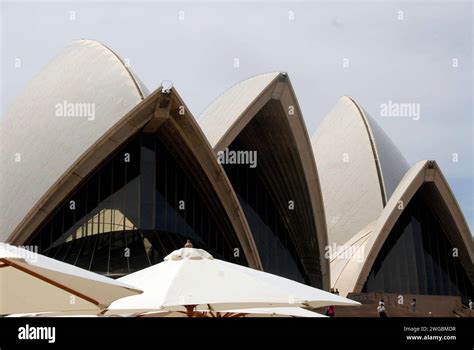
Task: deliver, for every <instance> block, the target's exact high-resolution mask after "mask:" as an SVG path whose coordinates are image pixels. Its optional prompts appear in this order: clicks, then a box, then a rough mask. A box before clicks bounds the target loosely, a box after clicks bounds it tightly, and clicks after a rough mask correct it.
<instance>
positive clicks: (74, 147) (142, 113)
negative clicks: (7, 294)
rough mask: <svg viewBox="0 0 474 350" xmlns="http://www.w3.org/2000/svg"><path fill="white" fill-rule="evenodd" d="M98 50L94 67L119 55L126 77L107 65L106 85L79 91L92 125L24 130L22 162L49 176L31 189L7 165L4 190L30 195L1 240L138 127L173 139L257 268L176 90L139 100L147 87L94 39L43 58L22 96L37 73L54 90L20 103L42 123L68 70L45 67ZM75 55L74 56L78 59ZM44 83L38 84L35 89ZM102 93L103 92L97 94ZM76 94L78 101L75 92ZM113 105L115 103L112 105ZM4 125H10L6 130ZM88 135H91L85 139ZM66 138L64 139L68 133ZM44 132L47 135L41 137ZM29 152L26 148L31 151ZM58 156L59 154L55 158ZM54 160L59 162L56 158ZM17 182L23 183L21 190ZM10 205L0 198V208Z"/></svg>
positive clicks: (45, 213)
mask: <svg viewBox="0 0 474 350" xmlns="http://www.w3.org/2000/svg"><path fill="white" fill-rule="evenodd" d="M109 53H110V54H109ZM97 55H99V57H102V58H103V59H104V58H105V61H104V62H102V61H101V62H97V65H96V69H98V70H99V71H101V70H106V69H107V67H109V66H110V65H111V62H115V61H118V62H120V67H122V68H121V69H122V70H123V71H120V70H119V72H120V73H121V74H123V76H124V77H127V78H126V79H124V78H123V77H122V78H123V79H122V80H123V81H117V79H118V77H117V76H116V75H117V71H112V72H109V73H108V75H107V76H106V77H104V78H108V79H109V80H111V81H112V82H113V85H112V86H109V85H108V84H110V81H107V79H106V80H105V81H104V82H103V84H104V85H105V86H98V87H96V89H95V90H94V89H92V92H91V95H88V94H89V93H88V92H84V93H85V97H87V98H90V99H91V100H92V101H95V103H97V104H98V105H100V114H98V115H97V119H99V118H101V119H100V124H99V125H96V124H94V125H92V126H90V127H89V126H88V125H87V124H84V122H82V121H81V123H79V124H76V123H71V124H68V125H64V124H61V123H60V125H59V126H55V125H54V123H51V125H50V127H51V130H49V131H48V134H46V133H45V132H44V133H43V134H38V132H37V130H35V129H30V130H29V131H30V132H31V133H32V134H34V135H37V137H36V138H35V139H34V140H36V141H35V142H32V144H27V147H26V148H25V149H26V151H24V153H26V154H27V156H28V158H27V159H28V161H29V162H28V163H27V164H26V165H27V166H29V169H31V171H41V175H42V176H41V177H44V175H46V177H48V176H51V179H49V180H50V181H48V182H44V183H41V186H39V187H38V188H30V186H29V184H28V183H26V184H25V181H28V180H27V179H24V178H23V177H22V176H23V175H22V174H21V172H22V171H25V170H28V169H25V168H21V169H19V170H18V169H14V171H16V172H17V173H18V174H19V175H18V178H16V179H15V178H14V177H13V174H11V175H9V176H8V177H2V189H7V188H8V187H10V188H14V189H15V188H17V189H18V191H19V192H21V191H22V194H23V195H24V196H25V197H27V198H28V199H29V201H28V206H25V207H24V208H22V211H21V213H22V216H21V217H20V215H18V220H19V224H17V226H16V228H14V226H15V225H14V223H11V226H9V227H8V229H7V228H6V227H2V229H3V230H4V231H2V236H1V239H2V240H4V241H8V242H11V243H14V244H23V243H24V242H26V241H27V240H28V239H29V237H30V236H31V235H32V234H33V233H34V232H35V230H37V229H38V228H39V227H40V225H41V224H42V223H43V222H44V221H45V220H46V219H47V218H48V217H49V216H50V214H52V213H53V212H54V210H55V209H56V208H57V207H58V205H60V204H61V203H62V202H63V201H64V200H65V199H66V198H67V197H68V195H70V193H72V192H73V191H74V189H75V188H77V187H78V186H79V185H80V184H81V183H82V181H83V180H84V179H85V178H87V177H88V175H89V174H90V173H91V172H93V171H94V170H95V169H96V168H97V167H98V166H100V164H101V163H102V162H103V161H104V160H106V159H107V157H108V156H109V155H110V154H112V153H113V152H114V151H115V150H116V149H117V148H119V147H120V146H121V145H122V144H123V143H124V142H126V141H127V140H128V139H129V138H131V137H132V136H133V135H135V134H136V133H137V132H138V131H140V130H143V131H144V132H159V135H160V136H159V137H160V139H162V140H163V142H165V143H167V144H170V145H172V147H173V148H174V150H175V151H176V152H177V153H179V154H180V156H181V157H182V158H183V159H186V166H188V167H189V168H190V169H192V171H194V172H195V173H196V176H197V177H200V178H202V179H203V181H204V182H205V184H204V185H203V186H206V188H207V191H208V195H209V196H212V197H213V198H214V201H215V203H216V206H217V207H218V208H220V210H221V213H222V220H226V221H227V222H229V223H230V225H231V226H232V227H233V229H234V231H235V233H236V236H237V238H238V240H239V242H240V244H241V246H242V249H243V250H244V252H243V253H244V254H245V256H246V259H247V262H248V264H249V266H251V267H253V268H257V269H261V263H260V260H259V257H258V253H257V249H256V248H255V243H254V241H253V237H252V235H251V232H250V229H249V227H248V225H247V222H246V221H245V218H244V214H243V212H242V209H241V208H240V205H239V203H238V200H237V198H236V195H235V193H234V191H233V189H232V187H231V185H230V182H229V180H228V179H227V177H226V175H225V172H224V170H223V169H222V167H221V166H220V165H219V164H218V163H217V162H216V160H215V157H214V154H213V150H212V148H211V147H210V145H209V143H208V142H207V140H206V138H205V137H204V134H203V133H202V131H201V130H200V128H199V126H198V125H197V123H196V122H195V120H194V118H193V116H192V114H191V113H190V112H189V110H188V109H187V107H186V106H185V104H184V102H183V101H182V99H181V98H180V96H179V95H178V93H177V92H176V90H175V89H172V90H171V92H169V93H163V92H162V91H161V88H160V89H158V90H156V91H155V92H153V93H152V94H151V95H149V96H147V97H146V98H145V99H144V100H143V101H142V100H141V96H144V94H145V93H146V92H143V91H141V90H140V91H138V90H137V87H138V86H139V85H140V84H139V83H138V84H137V80H135V78H133V79H132V76H131V74H130V72H129V71H128V70H127V69H125V68H123V65H122V64H121V61H120V60H117V56H116V55H115V54H112V53H111V52H110V51H109V50H108V49H106V48H104V47H103V46H102V45H100V44H98V43H96V42H90V41H87V42H79V43H75V44H73V45H72V47H70V48H68V49H67V50H66V52H65V53H63V54H61V55H60V56H59V58H57V59H56V60H54V61H53V62H52V63H51V64H50V65H48V66H47V68H46V69H45V70H43V71H42V72H41V73H40V78H37V79H39V80H40V81H36V80H34V81H33V82H32V83H31V84H30V86H29V87H28V88H27V94H26V95H27V96H31V95H33V96H35V97H36V96H37V95H41V91H37V90H38V86H40V85H39V84H40V82H41V80H44V79H47V80H48V79H50V80H48V86H49V87H50V89H51V90H52V91H53V92H56V93H55V94H52V96H50V97H49V98H50V100H49V101H46V98H45V97H44V96H41V97H42V98H43V104H41V103H39V102H38V100H37V99H36V98H35V99H34V100H32V101H28V100H27V99H26V101H25V99H23V98H22V99H20V100H21V101H23V102H28V104H27V105H26V106H25V107H24V108H25V109H24V110H26V111H28V110H37V111H39V112H40V113H37V117H36V118H37V119H38V121H37V124H36V125H39V124H41V119H46V121H45V123H46V124H48V125H49V123H50V122H49V121H48V118H49V117H50V116H51V114H50V113H49V109H48V108H49V105H50V104H51V103H53V102H54V101H55V99H56V98H57V95H60V96H61V92H60V91H59V90H61V85H59V86H57V84H62V83H65V82H64V81H63V79H66V80H67V77H66V78H62V77H56V79H53V78H52V77H48V75H49V74H52V73H51V72H50V71H54V70H55V69H59V68H58V67H61V69H62V68H63V67H64V69H67V70H69V69H72V68H70V67H71V66H73V67H74V66H75V65H80V64H81V62H82V60H84V59H86V60H93V59H97V57H96V56H97ZM64 56H65V57H64ZM74 57H77V60H78V61H76V60H75V59H74ZM99 61H100V60H99ZM82 63H84V62H82ZM74 72H75V71H74ZM81 72H82V71H81ZM86 73H87V71H86ZM100 73H103V72H97V71H94V72H91V76H90V79H89V80H88V79H87V76H88V75H87V74H86V75H85V81H89V83H90V84H92V85H93V86H95V85H96V84H99V83H95V82H93V80H94V75H93V74H96V75H97V77H98V78H100V81H102V80H103V78H102V76H101V74H100ZM109 75H110V76H109ZM82 78H84V77H82ZM82 78H81V77H80V76H75V75H74V79H75V80H74V83H75V84H77V86H75V85H74V84H72V85H71V86H70V88H69V89H66V90H65V92H64V93H63V95H62V96H64V97H63V98H67V99H68V101H69V100H70V101H77V100H78V99H79V97H77V95H79V96H81V93H82V91H83V90H87V89H86V88H85V87H84V86H83V85H84V81H83V80H82ZM126 82H128V84H129V86H130V88H131V91H135V96H133V97H134V98H135V99H134V100H133V104H132V103H128V104H126V103H125V102H127V101H128V100H129V99H131V98H130V96H127V95H126V94H122V89H123V88H124V84H125V83H126ZM114 86H118V91H117V90H112V91H110V90H109V91H107V89H113V87H114ZM133 89H134V90H133ZM44 90H45V89H44V87H43V88H42V91H44ZM96 90H98V91H96ZM101 93H102V94H104V95H105V96H103V95H101ZM129 95H130V94H129ZM94 96H95V97H96V99H95V100H93V99H92V98H93V97H94ZM85 97H84V98H85ZM79 101H81V100H80V99H79ZM109 104H110V106H109ZM117 104H118V105H119V107H120V108H118V107H117ZM43 106H44V107H43ZM107 106H109V107H107ZM20 107H21V106H17V104H15V106H14V108H13V111H11V112H10V119H12V120H13V121H14V120H15V118H16V117H17V119H18V122H20V123H21V122H22V119H25V117H24V113H25V112H24V110H21V109H20ZM114 107H116V108H114ZM97 108H99V107H97ZM96 128H97V129H98V130H96ZM6 130H8V129H3V130H2V132H6ZM10 132H11V133H13V132H17V131H16V130H10ZM51 132H52V133H53V134H54V133H58V134H60V135H59V136H57V137H55V138H53V140H48V137H47V136H48V135H49V134H50V133H51ZM83 134H85V135H83ZM54 136H56V135H54ZM92 136H93V137H94V139H92ZM67 137H69V138H70V139H69V140H68V139H67ZM45 139H46V142H43V141H45ZM71 140H72V141H74V142H72V143H71V145H70V148H68V147H65V145H68V144H69V143H68V141H71ZM2 142H5V145H6V147H9V148H8V149H14V146H15V145H13V146H12V143H13V142H14V140H11V139H9V140H2ZM37 142H38V143H41V142H43V144H42V145H41V147H42V149H41V152H40V153H35V152H34V150H32V149H31V147H38V144H37ZM81 152H82V153H81ZM30 153H33V154H32V155H30ZM3 155H5V157H6V156H8V152H2V156H3ZM41 155H44V157H41ZM57 158H60V161H59V162H58V159H57ZM56 163H59V165H58V164H56ZM50 165H51V166H54V172H53V171H52V170H50V169H48V167H49V166H50ZM60 166H62V167H60ZM37 169H38V170H37ZM31 176H34V175H31ZM38 177H40V176H38ZM196 181H198V180H196ZM19 189H22V190H21V191H20V190H19ZM31 193H33V194H35V196H34V197H33V196H31ZM12 199H13V198H12ZM9 204H10V203H8V202H7V201H5V200H4V198H2V208H3V207H6V206H7V205H9ZM2 214H5V213H2ZM5 218H9V216H7V215H5ZM10 227H11V229H10Z"/></svg>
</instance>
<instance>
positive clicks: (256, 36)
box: [0, 1, 474, 228]
mask: <svg viewBox="0 0 474 350" xmlns="http://www.w3.org/2000/svg"><path fill="white" fill-rule="evenodd" d="M71 11H73V13H71ZM181 11H182V12H181ZM290 11H291V13H290ZM400 11H402V12H400ZM1 14H2V18H1V19H2V22H1V23H2V24H1V30H2V40H1V45H2V47H1V59H2V62H1V67H2V76H1V89H2V91H1V101H0V102H1V111H2V115H3V114H4V112H5V110H6V109H7V108H8V106H9V105H10V104H11V103H12V102H13V100H14V99H15V97H16V96H17V95H18V94H19V93H20V91H21V90H22V89H23V88H24V87H25V86H26V84H27V83H28V81H29V80H30V79H31V78H32V77H33V76H34V75H35V74H36V73H38V72H39V71H40V69H41V68H42V67H43V66H44V65H45V64H46V63H47V62H48V61H49V60H50V59H51V58H52V57H53V56H54V55H55V54H57V53H58V52H59V51H61V49H62V48H64V47H65V46H66V45H68V44H69V43H70V42H71V41H73V40H76V39H81V38H87V39H94V40H98V41H101V42H102V43H104V44H106V45H108V46H109V47H111V48H112V49H114V50H115V51H116V52H117V53H118V54H119V55H120V56H121V57H122V58H126V59H129V60H130V64H131V66H132V69H133V71H134V72H135V73H136V74H137V75H138V76H139V77H140V78H141V80H142V81H143V82H144V83H145V85H146V86H147V87H148V88H149V90H150V91H152V90H154V89H155V88H157V87H158V86H159V85H160V83H161V82H162V81H163V80H171V81H172V82H173V84H174V86H175V87H176V88H177V90H178V91H179V93H180V95H181V96H182V97H183V99H184V100H185V102H186V103H187V105H188V107H189V108H190V109H191V111H192V112H193V114H194V116H196V117H198V116H199V115H200V113H201V112H202V111H203V110H204V109H205V108H206V106H207V105H208V104H209V103H211V102H212V101H213V100H214V99H215V98H216V97H217V96H218V95H219V94H221V93H222V92H223V91H224V90H226V89H228V88H229V87H231V86H232V85H234V84H235V83H237V82H239V81H241V80H244V79H246V78H248V77H250V76H253V75H256V74H259V73H264V72H269V71H275V70H278V71H286V72H288V73H289V75H290V78H291V80H292V83H293V86H294V88H295V90H296V94H297V96H298V99H299V103H300V106H301V108H302V111H303V115H304V118H305V121H306V125H307V128H308V132H309V133H310V135H312V134H313V133H314V131H315V130H316V128H317V126H318V124H319V123H320V122H321V120H322V118H323V117H324V116H325V115H326V114H327V113H328V112H329V111H330V110H331V108H332V107H333V106H334V104H335V103H336V102H337V101H338V99H339V98H340V97H341V96H342V95H350V96H352V97H354V98H355V99H356V100H358V101H359V103H360V104H361V105H362V106H363V107H364V108H365V109H366V110H367V111H368V112H369V113H370V114H371V115H372V117H373V118H374V119H375V120H376V121H377V122H378V123H379V124H380V125H381V127H382V128H383V129H384V130H385V132H386V133H387V134H388V135H389V136H390V137H391V138H392V140H393V141H394V143H395V144H396V145H398V147H399V149H400V150H401V152H402V153H403V155H404V156H405V157H406V159H407V160H408V162H409V163H410V164H414V163H416V162H417V161H419V160H422V159H435V160H436V161H438V163H439V164H440V166H441V168H442V170H443V171H444V174H445V175H446V176H447V178H448V181H449V183H450V185H451V187H452V188H453V190H454V192H455V195H456V197H457V199H458V201H459V203H460V205H461V207H462V209H463V212H464V215H465V216H466V218H467V220H468V222H469V224H470V226H471V228H473V227H474V185H473V179H474V143H473V135H474V123H473V97H474V95H473V86H472V82H473V74H474V73H473V53H472V47H473V36H472V31H473V5H472V2H471V1H456V2H454V1H453V2H451V1H450V2H448V1H442V2H436V3H433V2H426V1H423V2H405V1H402V2H400V1H398V2H385V1H384V2H382V1H364V2H362V1H350V2H344V1H338V2H329V1H318V2H313V1H311V2H310V1H299V2H282V1H278V2H277V1H260V2H258V3H250V2H247V1H225V2H223V3H217V2H209V1H199V2H198V1H191V2H179V1H173V2H171V1H169V2H166V1H160V2H157V1H147V2H137V1H133V2H115V3H110V2H98V3H82V2H66V3H64V2H34V3H33V2H31V3H30V2H5V1H2V13H1ZM72 14H73V16H74V17H75V19H74V20H71V18H70V17H71V15H72ZM183 16H184V18H183ZM16 58H20V59H21V63H22V64H21V68H15V59H16ZM236 58H237V59H238V60H239V64H240V65H239V67H238V68H235V67H234V60H235V59H236ZM345 59H347V61H346V62H348V66H347V67H344V66H343V63H344V60H345ZM453 63H454V64H453ZM456 63H457V65H456ZM388 101H393V102H398V103H417V104H419V106H420V111H421V115H420V119H419V120H413V118H384V117H382V116H380V106H381V104H384V103H388ZM453 153H457V154H458V159H459V160H458V162H453Z"/></svg>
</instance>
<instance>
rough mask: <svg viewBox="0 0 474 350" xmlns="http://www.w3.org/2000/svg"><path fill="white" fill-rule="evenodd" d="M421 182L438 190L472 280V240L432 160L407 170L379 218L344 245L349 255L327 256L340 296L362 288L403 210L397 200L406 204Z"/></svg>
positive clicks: (462, 217)
mask: <svg viewBox="0 0 474 350" xmlns="http://www.w3.org/2000/svg"><path fill="white" fill-rule="evenodd" d="M424 183H433V184H434V185H435V186H436V189H437V190H438V191H439V193H440V195H441V198H442V200H443V202H444V204H446V207H447V209H448V210H449V214H450V216H451V218H452V219H453V222H454V224H455V225H456V228H457V231H458V232H459V237H454V238H456V239H460V241H461V242H462V244H463V249H465V251H466V252H467V256H465V258H466V259H468V260H470V263H471V264H470V266H471V268H470V269H469V268H468V269H467V271H468V275H469V276H470V278H471V280H473V279H474V267H473V264H474V242H473V239H472V236H471V233H470V230H469V227H468V225H467V222H466V220H465V218H464V215H463V213H462V211H461V208H460V207H459V204H458V203H457V200H456V198H455V197H454V194H453V192H452V190H451V188H450V187H449V184H448V182H447V181H446V178H445V177H444V175H443V173H442V172H441V170H440V168H439V167H438V165H437V164H436V162H435V161H428V160H424V161H420V162H418V163H417V164H415V165H414V166H412V167H411V168H410V169H409V170H408V172H407V173H406V174H405V176H404V177H403V179H402V180H401V181H400V184H399V185H398V187H397V188H396V190H395V191H394V193H393V195H392V197H391V198H390V200H389V201H388V203H387V205H386V207H385V208H384V210H383V211H382V213H381V214H380V216H379V218H378V219H377V220H375V221H374V222H371V223H370V224H368V225H367V227H366V228H364V229H363V230H361V231H360V232H358V233H357V234H356V235H354V236H353V237H352V238H351V239H350V240H349V241H348V242H347V243H346V245H345V248H346V249H347V248H348V247H351V248H352V250H351V252H350V256H347V255H344V254H339V255H336V256H335V257H333V259H331V273H332V277H333V279H332V280H331V285H332V287H334V288H338V289H339V290H340V291H341V293H342V294H343V295H346V294H347V293H350V292H355V293H359V292H361V291H362V288H363V286H364V283H365V281H366V280H367V277H368V275H369V273H370V270H371V268H372V265H373V264H374V262H375V260H376V258H377V256H378V254H379V252H380V249H381V248H382V246H383V244H384V242H385V240H386V239H387V237H388V235H389V234H390V231H391V229H392V228H393V226H394V225H395V223H396V222H397V220H398V218H399V217H400V215H401V213H402V212H403V210H399V209H398V205H399V203H400V201H402V202H403V203H405V205H404V207H406V205H407V204H408V203H409V201H410V200H411V199H412V198H413V196H414V195H415V194H416V192H417V191H418V189H419V188H420V187H421V186H422V185H423V184H424ZM341 252H342V251H341ZM460 256H461V255H460Z"/></svg>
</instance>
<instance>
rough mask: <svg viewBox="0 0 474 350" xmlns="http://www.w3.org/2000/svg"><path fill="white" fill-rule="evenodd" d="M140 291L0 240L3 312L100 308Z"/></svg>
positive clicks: (0, 288)
mask: <svg viewBox="0 0 474 350" xmlns="http://www.w3.org/2000/svg"><path fill="white" fill-rule="evenodd" d="M138 293H141V291H140V290H138V289H135V288H133V287H131V286H129V285H127V284H125V283H123V282H120V281H115V280H113V279H111V278H107V277H104V276H101V275H98V274H96V273H93V272H90V271H87V270H84V269H81V268H79V267H76V266H73V265H70V264H66V263H63V262H60V261H58V260H54V259H51V258H48V257H46V256H44V255H41V254H37V253H34V252H32V251H29V250H26V249H23V248H18V247H14V246H11V245H8V244H5V243H0V314H19V313H38V312H50V311H56V312H68V311H84V310H96V311H100V310H103V309H104V308H106V307H107V306H109V305H110V303H111V302H113V301H114V300H116V299H120V298H123V297H127V296H130V295H136V294H138Z"/></svg>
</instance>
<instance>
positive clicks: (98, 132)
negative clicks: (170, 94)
mask: <svg viewBox="0 0 474 350" xmlns="http://www.w3.org/2000/svg"><path fill="white" fill-rule="evenodd" d="M145 94H146V91H145V89H144V88H143V86H142V85H141V83H140V82H139V81H138V80H136V79H135V77H134V76H133V74H132V73H131V72H130V71H129V70H128V69H127V67H125V65H124V64H123V62H122V61H121V60H120V59H119V58H118V57H117V55H115V54H114V53H113V52H112V51H111V50H109V49H108V48H107V47H105V46H103V45H101V44H99V43H97V42H95V41H90V40H80V41H76V42H74V43H72V44H71V45H70V46H69V47H67V48H66V49H65V50H63V51H62V52H61V53H60V54H59V55H57V56H56V57H55V58H54V59H53V60H52V61H51V62H50V63H49V64H48V65H47V66H46V67H45V68H44V69H43V70H41V72H40V73H39V74H38V75H37V76H36V77H35V78H34V79H33V80H32V81H31V82H30V83H29V84H28V86H27V87H26V88H25V89H24V90H23V92H22V94H21V95H20V96H19V97H18V98H17V99H16V100H15V102H14V103H13V105H12V106H11V107H10V108H9V109H8V111H7V112H6V115H5V116H4V118H3V120H2V122H1V123H0V161H1V164H2V172H1V176H0V192H1V193H2V200H1V202H0V203H1V207H0V223H1V225H0V241H6V240H7V239H8V238H9V236H10V235H11V233H12V232H13V231H14V230H15V228H16V227H17V226H18V225H19V224H20V222H21V220H22V219H23V218H24V217H25V216H26V215H27V213H29V212H30V210H31V209H32V208H33V206H34V205H35V204H36V203H37V202H38V200H39V199H40V198H41V196H42V195H43V194H44V193H45V192H46V191H47V190H48V189H49V188H50V187H51V186H52V185H53V184H54V183H55V182H56V181H57V180H58V179H59V178H60V177H61V175H62V174H63V173H64V172H65V171H66V170H67V169H68V168H69V167H70V166H71V165H72V164H73V163H74V162H75V161H76V160H77V159H78V158H79V157H80V156H81V155H82V154H83V153H84V152H85V151H86V150H87V149H88V148H89V147H91V146H92V145H93V144H94V143H95V142H96V141H97V140H98V139H99V138H100V137H101V136H102V135H104V134H105V133H106V132H107V130H109V129H110V128H112V127H113V126H114V125H115V124H116V123H117V121H119V120H120V118H122V117H123V116H124V115H125V114H126V113H127V112H128V111H130V110H131V109H132V108H133V107H134V106H136V105H137V104H138V103H140V102H141V101H142V99H143V97H144V95H145ZM61 104H62V105H63V106H74V108H76V107H77V106H80V105H82V106H84V107H85V106H87V107H86V108H90V109H89V110H88V111H89V112H90V111H94V112H95V115H94V116H93V118H92V117H91V115H92V114H91V113H89V114H86V113H84V114H83V115H85V116H86V117H78V116H77V114H76V116H71V117H67V116H63V117H61V116H60V115H61V114H60V113H59V114H58V113H57V112H58V111H60V109H59V108H60V107H58V105H61ZM84 104H87V105H84ZM84 110H86V109H84ZM58 115H59V116H58ZM63 115H67V114H65V113H64V114H63ZM87 116H89V117H87ZM38 215H41V214H38Z"/></svg>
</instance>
